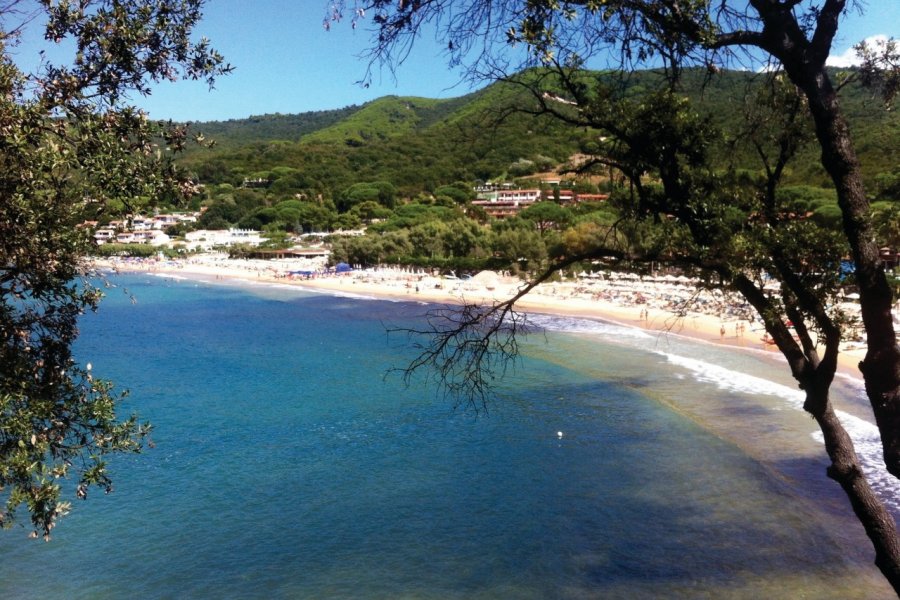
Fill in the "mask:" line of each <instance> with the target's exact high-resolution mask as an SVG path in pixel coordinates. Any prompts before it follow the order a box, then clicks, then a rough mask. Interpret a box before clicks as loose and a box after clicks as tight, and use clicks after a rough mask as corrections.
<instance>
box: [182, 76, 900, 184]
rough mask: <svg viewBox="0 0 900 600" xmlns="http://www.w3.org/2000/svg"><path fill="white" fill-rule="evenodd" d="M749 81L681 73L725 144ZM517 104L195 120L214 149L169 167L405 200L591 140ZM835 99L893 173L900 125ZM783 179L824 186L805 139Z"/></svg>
mask: <svg viewBox="0 0 900 600" xmlns="http://www.w3.org/2000/svg"><path fill="white" fill-rule="evenodd" d="M590 76H592V77H595V76H606V77H611V76H612V75H611V74H601V73H596V74H592V75H590ZM759 79H760V76H759V75H757V74H754V73H748V72H737V71H731V72H724V73H720V74H718V75H716V76H714V77H708V75H707V73H706V72H705V71H699V70H697V71H689V72H687V73H686V74H685V77H684V90H685V94H686V95H687V96H689V97H691V98H692V99H693V100H695V101H696V102H697V106H698V107H699V109H700V110H703V111H706V112H707V113H708V114H709V115H710V118H711V119H713V121H715V122H716V124H717V125H718V126H719V127H720V128H721V129H722V130H723V131H724V132H725V136H726V137H728V136H733V135H734V134H735V133H736V132H737V131H739V126H740V115H741V114H742V111H743V110H744V108H745V105H746V103H747V102H748V100H747V98H748V90H750V88H751V87H752V85H753V84H754V83H755V82H758V81H759ZM658 80H659V76H658V74H657V73H654V72H651V71H645V72H637V73H632V74H630V75H628V76H627V78H624V79H622V85H623V86H625V89H626V91H627V93H629V94H633V95H638V94H640V93H641V92H642V91H644V90H647V89H650V88H652V87H653V86H655V85H656V84H657V82H658ZM527 101H528V97H527V96H526V95H525V94H524V92H523V91H521V88H519V87H517V86H513V85H511V84H508V83H495V84H492V85H489V86H487V87H485V88H484V89H482V90H480V91H478V92H475V93H472V94H468V95H466V96H461V97H458V98H452V99H446V100H435V99H427V98H414V97H397V96H387V97H383V98H380V99H378V100H374V101H372V102H369V103H367V104H365V105H363V106H350V107H346V108H343V109H336V110H331V111H318V112H311V113H302V114H298V115H265V116H259V117H250V118H248V119H240V120H232V121H224V122H212V123H197V124H194V125H193V127H194V128H195V129H197V130H199V131H202V132H203V133H204V134H205V135H206V137H207V138H212V139H215V140H216V142H217V145H216V146H215V147H214V148H213V149H211V150H199V149H194V150H192V151H190V152H189V153H187V154H186V155H185V156H184V157H183V158H181V159H180V162H181V164H182V166H183V167H185V168H186V169H188V170H189V171H190V172H193V173H194V174H196V176H197V177H198V179H199V180H200V181H201V182H202V183H204V184H223V183H228V184H231V185H233V186H240V185H241V183H242V182H243V180H244V179H246V178H254V179H257V178H261V179H266V180H268V181H270V182H271V183H272V186H271V188H270V193H272V194H275V195H278V194H285V195H286V194H295V193H305V194H307V195H309V194H317V195H322V196H323V197H334V196H335V195H336V194H337V193H339V192H340V191H341V190H344V189H346V188H347V187H349V186H350V185H353V184H355V183H358V182H366V181H388V182H391V183H392V184H394V186H396V187H397V188H398V190H399V193H400V194H401V195H403V196H409V197H412V196H415V195H416V194H418V193H420V192H423V191H431V190H434V189H435V188H436V187H439V186H441V185H444V184H448V183H452V182H454V181H469V182H471V181H475V180H484V179H493V178H496V177H498V176H503V175H504V174H510V175H516V174H522V173H524V172H527V170H528V168H529V165H533V166H534V168H535V170H537V169H538V168H539V167H541V166H543V165H547V164H562V163H564V162H565V161H566V159H567V158H568V157H570V156H571V155H573V154H576V153H578V152H579V151H580V150H581V149H582V147H583V145H584V143H585V142H587V141H590V140H591V139H595V138H596V136H597V133H596V132H591V131H586V130H583V129H578V128H573V127H572V126H567V125H563V124H561V123H559V122H558V121H555V120H553V119H551V118H549V117H532V116H528V115H525V114H516V113H514V112H513V113H511V114H505V113H509V111H508V110H506V109H508V108H509V107H511V106H515V105H517V104H522V103H524V102H527ZM842 102H843V106H844V109H845V111H846V113H847V115H848V117H849V119H850V121H851V124H852V128H853V132H854V139H855V143H856V147H857V150H858V152H859V155H860V160H861V162H862V164H863V173H864V175H865V177H866V178H867V180H869V181H870V182H871V181H873V180H874V179H875V178H876V177H877V176H878V175H879V174H884V173H892V172H894V171H895V170H896V169H897V168H898V164H900V144H898V142H900V117H898V116H897V115H896V113H893V112H890V111H886V110H885V109H884V108H883V107H881V106H880V104H879V103H878V101H877V99H875V98H873V97H871V96H870V95H869V94H868V93H867V92H865V91H863V90H861V89H859V88H858V87H855V86H852V85H851V86H847V87H846V88H844V90H843V91H842ZM504 114H505V116H504V118H502V119H501V118H500V116H501V115H504ZM719 155H720V156H721V157H722V160H723V164H724V161H726V160H731V161H734V162H737V163H738V164H737V166H739V167H743V168H748V169H753V170H756V169H758V168H759V165H758V163H757V162H756V160H755V158H754V157H753V155H752V153H751V152H749V151H748V150H746V149H744V150H738V151H726V149H725V148H724V147H723V151H722V152H721V153H719ZM790 180H791V182H793V183H802V184H809V185H814V186H822V187H828V185H829V182H828V181H827V178H826V177H825V176H824V173H823V171H822V168H821V166H820V165H819V160H818V152H817V149H816V146H815V144H814V143H813V144H810V145H809V146H808V147H807V148H805V149H804V150H803V151H802V152H801V154H800V156H799V157H798V159H797V160H795V161H794V163H793V164H792V165H791V170H790Z"/></svg>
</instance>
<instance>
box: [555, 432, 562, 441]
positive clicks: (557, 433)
mask: <svg viewBox="0 0 900 600" xmlns="http://www.w3.org/2000/svg"><path fill="white" fill-rule="evenodd" d="M556 436H557V437H558V438H559V439H562V436H563V432H562V431H557V432H556Z"/></svg>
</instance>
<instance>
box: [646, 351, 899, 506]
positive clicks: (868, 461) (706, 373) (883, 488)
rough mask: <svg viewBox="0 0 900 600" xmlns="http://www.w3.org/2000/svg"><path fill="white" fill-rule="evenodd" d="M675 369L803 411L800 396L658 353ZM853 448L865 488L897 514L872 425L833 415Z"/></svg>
mask: <svg viewBox="0 0 900 600" xmlns="http://www.w3.org/2000/svg"><path fill="white" fill-rule="evenodd" d="M660 354H662V355H663V356H665V357H666V359H667V360H668V361H669V362H670V363H672V364H675V365H678V366H680V367H683V368H685V369H687V370H689V371H691V372H692V373H693V375H694V378H695V379H696V380H697V381H700V382H704V383H711V384H713V385H715V386H716V387H718V388H719V389H721V390H726V391H729V392H735V393H741V394H763V395H768V396H774V397H776V398H779V399H781V400H782V401H784V402H785V404H787V405H788V406H789V407H791V408H794V409H797V410H803V401H804V398H805V396H804V393H803V392H802V391H799V390H795V389H792V388H790V387H788V386H786V385H782V384H780V383H776V382H774V381H769V380H767V379H763V378H761V377H755V376H753V375H748V374H746V373H741V372H739V371H734V370H731V369H727V368H725V367H722V366H719V365H714V364H711V363H708V362H705V361H702V360H697V359H694V358H688V357H685V356H678V355H675V354H667V353H662V352H661V353H660ZM835 413H836V414H837V416H838V418H839V419H840V421H841V423H842V424H843V426H844V428H845V429H846V430H847V433H848V434H849V435H850V438H851V439H852V440H853V445H854V447H855V448H856V453H857V456H858V457H859V461H860V464H861V465H862V468H863V471H864V472H865V474H866V476H867V478H868V480H869V484H870V485H871V486H872V488H873V489H874V490H875V491H876V493H877V494H878V495H879V496H880V497H881V499H882V501H884V503H885V504H887V505H888V506H889V507H891V508H892V509H893V510H895V511H897V510H900V500H898V498H900V482H898V481H897V479H896V478H894V476H892V475H891V474H890V473H888V472H887V469H886V468H885V467H884V463H883V461H882V452H881V435H880V433H879V431H878V427H876V426H875V425H874V424H873V423H870V422H868V421H866V420H864V419H861V418H859V417H856V416H854V415H851V414H849V413H847V412H844V411H840V410H839V411H835ZM811 435H812V437H813V439H815V440H817V441H818V442H819V443H822V444H824V436H823V435H822V432H821V431H819V430H816V431H814V432H812V433H811Z"/></svg>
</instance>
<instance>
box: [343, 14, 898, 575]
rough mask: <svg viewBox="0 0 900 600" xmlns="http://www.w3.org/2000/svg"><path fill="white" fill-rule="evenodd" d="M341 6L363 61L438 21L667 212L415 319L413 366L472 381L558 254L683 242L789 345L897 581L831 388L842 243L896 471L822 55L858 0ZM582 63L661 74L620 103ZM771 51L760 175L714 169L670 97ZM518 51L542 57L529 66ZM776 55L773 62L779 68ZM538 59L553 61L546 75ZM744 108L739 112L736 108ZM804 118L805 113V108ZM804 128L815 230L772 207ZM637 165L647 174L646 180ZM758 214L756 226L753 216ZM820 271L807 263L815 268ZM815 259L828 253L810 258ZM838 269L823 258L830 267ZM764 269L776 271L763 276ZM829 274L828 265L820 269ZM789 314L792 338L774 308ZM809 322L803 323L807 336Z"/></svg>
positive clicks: (891, 54) (892, 536)
mask: <svg viewBox="0 0 900 600" xmlns="http://www.w3.org/2000/svg"><path fill="white" fill-rule="evenodd" d="M345 8H348V9H350V8H352V9H354V13H353V14H355V15H357V16H358V18H362V17H363V16H365V17H367V18H368V17H370V18H371V19H372V23H373V30H374V37H373V45H372V50H371V52H372V54H371V58H372V64H377V63H379V62H381V63H382V64H386V65H388V66H390V67H391V68H393V67H394V66H395V65H396V64H398V62H401V61H402V59H403V58H404V57H405V56H406V54H407V53H408V52H410V51H411V49H412V45H413V43H414V41H415V39H416V36H417V35H419V34H420V33H421V31H422V30H423V29H424V27H423V26H424V25H425V24H427V23H430V24H433V25H434V26H435V29H436V30H437V32H438V33H437V35H438V36H439V38H440V39H441V40H443V41H444V43H445V44H446V47H447V51H448V54H449V56H448V58H449V61H450V63H451V64H457V65H464V66H465V68H466V69H467V72H468V73H469V75H471V76H475V77H494V78H503V79H512V80H513V81H519V82H521V84H522V85H523V86H525V87H526V88H527V89H530V90H532V91H533V92H534V94H533V96H534V105H535V108H534V112H536V113H549V114H553V115H556V116H558V117H559V118H561V119H563V120H564V121H567V122H570V123H572V124H573V126H579V127H593V128H595V129H597V130H598V131H600V132H602V133H603V134H604V136H609V138H610V143H609V144H606V145H604V146H603V147H598V149H597V154H596V155H595V156H594V157H593V159H592V161H591V162H592V163H593V164H602V165H605V166H607V167H610V168H613V169H616V170H618V171H620V172H621V173H624V174H625V176H626V178H627V179H628V181H629V183H630V189H631V190H632V196H633V199H634V201H633V208H634V210H633V211H632V216H633V217H634V218H635V219H640V218H643V217H646V216H650V215H656V216H661V215H664V216H665V217H666V218H672V219H674V223H673V224H672V226H673V228H674V230H673V231H672V235H671V236H669V237H668V238H667V239H668V243H667V244H666V245H662V246H660V247H659V248H658V249H657V250H658V252H657V254H658V256H654V255H653V254H654V252H653V250H654V249H653V248H652V247H651V248H644V251H643V252H642V253H641V254H640V255H634V254H633V253H631V252H629V251H628V250H627V249H623V248H622V246H620V245H618V244H611V243H609V240H617V239H618V236H617V235H615V234H611V235H601V236H598V238H597V239H596V240H595V243H594V244H593V245H592V246H590V247H587V248H581V251H582V253H581V254H578V253H574V252H571V251H570V252H569V253H567V254H564V255H562V256H560V257H558V258H557V260H556V261H555V262H554V264H552V265H551V267H550V268H549V269H548V270H547V271H545V272H544V273H543V274H542V275H539V276H538V277H537V278H536V279H535V280H534V281H533V282H532V284H531V285H529V286H527V287H525V288H524V289H523V290H522V291H521V292H520V293H519V294H517V295H516V296H515V297H513V298H511V299H509V300H508V301H505V302H501V303H499V304H497V305H495V306H490V307H482V308H480V309H479V308H473V307H465V308H464V310H463V311H462V312H461V313H460V314H459V315H456V316H454V317H453V318H450V319H447V320H446V321H445V322H444V323H445V326H441V325H440V324H439V323H435V322H432V325H433V327H432V328H430V329H429V330H427V331H426V332H424V333H426V334H427V335H430V336H432V337H433V338H434V339H435V343H434V344H433V345H431V346H429V347H427V348H426V352H425V354H423V355H422V357H420V359H419V360H417V361H416V362H415V363H414V365H413V366H414V367H418V366H430V367H435V368H436V372H437V373H438V376H439V377H446V376H449V375H457V374H460V373H462V374H463V379H462V383H461V384H460V385H459V386H457V387H456V388H455V389H457V390H461V391H463V392H466V393H471V392H474V393H476V394H477V393H480V392H482V391H483V384H484V382H485V381H487V379H485V378H484V377H482V376H480V375H478V372H479V371H480V370H483V369H488V370H490V369H491V368H492V366H493V365H495V364H496V363H495V362H493V361H495V360H496V356H497V355H498V354H499V355H500V356H501V357H502V356H504V355H506V354H508V353H509V351H510V350H512V351H514V350H515V348H516V346H515V344H514V343H513V342H512V341H511V340H513V339H514V335H515V334H516V333H517V332H518V331H519V330H520V329H521V316H519V315H517V314H516V313H515V311H514V310H513V307H514V304H515V302H516V301H517V300H518V299H519V298H520V297H521V296H522V295H523V294H524V293H527V292H528V290H529V289H531V288H532V287H533V285H535V284H537V283H539V282H540V281H543V280H545V279H546V278H548V277H549V276H550V274H552V273H553V272H554V271H556V270H558V269H561V268H565V267H566V266H568V265H570V264H573V263H574V262H576V261H578V260H582V259H584V258H591V257H595V256H607V257H610V256H612V257H618V258H620V259H628V260H632V261H634V260H642V259H660V258H668V259H674V258H678V259H679V260H680V261H681V262H683V263H686V264H692V265H694V266H695V267H697V268H698V269H700V270H701V271H702V272H703V273H706V274H707V276H708V277H709V278H710V279H711V280H712V279H715V280H716V281H717V282H718V283H719V284H720V285H724V286H727V287H730V288H732V289H736V290H738V291H739V292H740V293H741V294H742V295H743V296H744V297H745V298H746V299H747V300H748V302H749V303H750V304H751V305H752V306H753V307H754V308H755V309H756V310H757V311H758V313H759V315H760V317H761V318H762V320H763V322H764V323H765V325H766V329H767V331H768V332H769V334H770V335H771V336H772V338H773V339H774V341H775V343H776V345H777V347H778V348H779V350H780V351H781V352H782V353H783V354H784V356H785V357H786V358H787V360H788V364H789V366H790V369H791V372H792V374H793V376H794V377H795V378H796V380H797V381H798V384H799V386H800V387H801V388H802V389H803V390H804V392H805V394H806V401H805V404H804V408H805V409H806V410H807V411H808V412H809V413H810V414H811V415H812V416H813V417H814V418H815V420H816V421H817V423H818V424H819V427H820V428H821V430H822V432H823V434H824V438H825V447H826V451H827V453H828V456H829V458H830V460H831V465H830V466H829V468H828V475H829V476H830V477H832V478H833V479H835V480H836V481H837V482H838V483H840V485H841V486H842V488H843V489H844V491H845V492H846V494H847V497H848V498H849V500H850V502H851V505H852V506H853V509H854V511H855V513H856V515H857V516H858V518H859V520H860V522H861V523H862V524H863V526H864V527H865V529H866V532H867V534H868V535H869V537H870V539H871V540H872V542H873V546H874V548H875V553H876V564H877V565H878V566H879V568H880V569H881V571H882V572H883V573H884V575H885V576H886V578H887V579H888V580H889V581H890V583H891V584H892V585H893V586H894V589H895V590H897V591H898V592H900V540H898V537H897V532H896V526H895V523H894V520H893V518H892V516H891V515H890V513H888V511H887V510H886V509H885V508H884V506H883V503H882V502H881V501H880V500H879V498H878V497H877V496H876V495H875V494H874V493H873V492H872V490H871V488H870V486H869V484H868V482H867V481H866V478H865V475H864V474H863V472H862V469H861V466H860V463H859V460H858V459H857V457H856V454H855V451H854V448H853V443H852V441H851V440H850V438H849V436H848V435H847V432H846V431H845V430H844V428H843V426H842V425H841V423H840V421H839V420H838V419H837V417H836V416H835V413H834V409H833V407H832V405H831V402H830V399H829V390H830V387H831V382H832V380H833V377H834V373H835V369H836V364H837V355H838V352H839V343H840V340H841V336H842V334H843V328H842V317H841V315H840V314H837V313H835V312H833V311H831V310H829V300H830V298H831V297H832V296H831V295H832V294H833V293H834V290H835V281H834V276H833V275H832V276H829V275H828V271H829V270H828V269H827V267H828V265H829V262H830V264H831V265H832V267H833V265H834V264H835V263H836V261H837V260H838V259H839V258H840V256H841V254H842V252H843V250H844V249H846V250H847V252H848V253H849V254H850V256H851V257H852V258H853V262H854V264H855V268H856V272H855V278H856V282H857V284H858V288H859V293H860V296H861V299H860V304H861V309H862V321H863V324H864V327H865V331H866V338H867V347H868V351H867V354H866V357H865V359H864V360H863V361H862V362H861V363H860V365H859V367H860V371H861V373H862V375H863V378H864V380H865V386H866V392H867V394H868V397H869V400H870V403H871V406H872V409H873V412H874V414H875V418H876V423H877V425H878V428H879V430H880V432H881V438H882V445H883V454H884V462H885V465H886V467H887V469H888V471H890V472H891V473H892V474H893V475H894V476H897V477H900V348H898V345H897V342H896V337H895V331H894V326H893V320H892V316H891V307H892V302H893V298H892V294H891V289H890V287H889V285H888V281H887V278H886V276H885V272H884V268H883V265H882V263H881V260H880V258H879V252H878V247H877V244H876V241H875V240H876V235H875V230H874V225H873V222H872V220H871V218H870V205H869V201H868V200H867V197H866V194H865V190H864V187H863V182H862V177H861V173H860V167H859V161H858V159H857V157H856V153H855V151H854V147H853V140H852V136H851V132H850V127H849V125H848V122H847V119H846V118H845V116H844V113H843V111H842V109H841V101H840V95H839V89H840V86H841V85H844V84H846V83H847V82H846V81H845V82H841V83H840V84H836V83H835V82H834V81H833V80H832V76H831V74H830V73H829V71H828V70H827V69H826V59H827V58H828V56H829V53H830V52H831V48H832V42H833V40H834V38H835V36H836V34H837V33H838V29H839V26H840V23H841V21H842V19H844V18H845V16H846V15H847V13H848V12H849V11H851V10H857V9H861V8H862V6H861V3H857V2H853V1H852V0H851V1H848V0H748V1H747V2H746V3H732V2H710V1H708V0H690V1H687V2H684V1H682V0H602V1H598V0H572V1H565V0H562V1H560V0H528V1H523V0H419V1H416V2H403V1H401V2H393V1H390V0H370V1H368V2H366V1H362V0H358V1H357V2H355V3H352V5H350V4H348V5H346V6H345ZM860 51H861V55H862V57H863V60H864V62H863V65H862V67H861V69H860V70H859V71H857V73H856V75H855V77H857V78H858V79H859V81H860V82H861V83H863V84H865V85H870V86H873V87H878V88H879V89H880V90H881V92H882V93H883V95H884V98H885V99H886V100H891V99H892V98H893V95H894V94H895V93H896V92H897V88H898V85H897V81H898V65H900V60H898V58H900V56H898V51H897V47H896V45H895V44H894V42H893V41H889V42H888V43H886V44H883V45H881V46H879V47H876V48H867V47H864V46H863V47H861V48H860ZM587 59H591V60H592V62H593V64H597V63H600V64H602V66H610V67H615V68H619V69H622V70H624V71H627V70H629V69H634V68H638V67H655V68H658V69H659V70H660V72H661V73H662V75H663V77H662V78H661V79H662V84H661V86H660V88H659V89H656V90H650V92H649V94H648V96H647V97H645V98H640V99H637V101H636V102H631V101H629V99H627V98H622V97H619V96H617V95H616V89H615V86H610V85H608V84H606V83H604V82H600V84H599V85H593V84H591V83H589V82H587V81H586V78H585V77H584V76H583V74H582V67H583V66H584V64H585V61H586V60H587ZM735 64H737V65H739V66H741V67H753V68H759V67H761V66H766V67H768V70H770V71H771V72H772V78H773V79H776V78H777V77H782V78H783V80H784V82H785V83H786V84H787V85H786V86H785V88H784V90H785V93H784V94H783V95H782V97H781V98H773V104H772V106H774V107H775V113H774V116H773V117H770V119H773V120H774V121H773V122H778V121H779V120H780V129H779V128H778V126H773V127H771V128H770V130H771V131H773V132H774V133H773V134H772V135H771V136H769V138H768V139H763V138H762V137H760V136H759V135H758V134H756V135H755V139H754V134H755V133H756V130H754V129H752V128H751V129H749V130H748V133H747V135H746V138H747V139H748V141H749V143H750V144H751V145H752V146H753V147H754V148H755V149H756V151H757V154H758V156H759V158H760V161H761V164H762V167H763V169H762V170H763V172H764V173H765V176H764V178H763V181H762V182H760V184H759V185H757V186H749V189H748V186H747V185H746V182H740V181H728V180H723V179H722V176H721V175H720V174H718V173H716V172H715V171H714V170H713V169H712V168H711V165H712V161H711V152H710V146H709V140H710V139H711V138H712V137H713V136H714V132H712V131H711V130H710V126H709V123H707V122H705V121H704V120H703V119H701V118H698V117H697V115H696V112H695V111H693V110H692V109H691V107H690V106H688V105H686V101H685V100H684V99H683V98H682V97H680V96H679V94H678V86H677V82H678V80H679V76H680V74H681V73H682V71H683V69H684V68H685V67H689V66H700V67H702V68H705V69H706V71H707V73H708V74H709V77H714V76H715V74H716V72H718V71H719V70H720V69H721V68H723V67H728V66H732V65H735ZM525 67H540V69H539V70H536V71H532V72H529V73H527V74H526V75H525V76H524V77H523V76H522V75H521V70H522V69H523V68H525ZM775 72H777V73H778V74H777V75H776V74H775ZM548 73H549V75H547V74H548ZM753 118H754V117H753V116H752V115H749V114H748V123H750V122H752V119H753ZM801 121H802V122H801ZM806 129H810V130H811V131H812V132H813V140H814V143H816V144H817V145H818V147H819V149H820V153H821V163H822V166H823V168H824V169H825V172H826V173H827V174H828V176H829V177H830V179H831V181H832V183H833V185H834V187H835V190H836V195H837V202H838V206H839V209H840V216H841V225H842V229H841V231H842V235H841V236H840V237H839V239H835V238H833V237H828V236H825V235H824V233H823V230H821V229H817V228H816V227H815V226H814V224H812V223H809V222H802V223H801V222H797V221H796V220H794V221H790V220H787V219H785V218H784V214H783V211H782V210H781V207H780V205H779V204H778V194H777V190H778V188H779V186H780V185H781V181H782V176H783V173H784V169H785V167H786V165H787V164H788V162H789V161H790V160H791V159H792V157H793V156H794V155H795V154H796V148H797V145H798V143H799V142H800V141H801V137H802V132H803V131H805V130H806ZM648 180H652V181H653V182H655V185H646V183H647V182H648ZM757 224H762V225H763V226H762V227H757V226H755V225H757ZM813 266H814V268H815V270H811V267H813ZM823 269H825V270H823ZM833 270H834V269H833V268H832V269H831V271H833ZM762 273H766V274H767V275H770V276H774V277H776V278H777V279H778V280H779V282H780V289H779V291H778V292H777V293H775V292H772V291H770V290H766V289H765V288H764V287H763V286H762V284H761V280H760V276H761V275H762ZM823 273H824V275H823ZM788 320H790V321H791V322H792V323H793V324H794V326H795V329H796V333H797V337H798V339H795V338H794V337H793V335H792V333H791V331H790V330H789V329H788V327H787V325H786V322H787V321H788ZM814 334H816V335H814Z"/></svg>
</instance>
